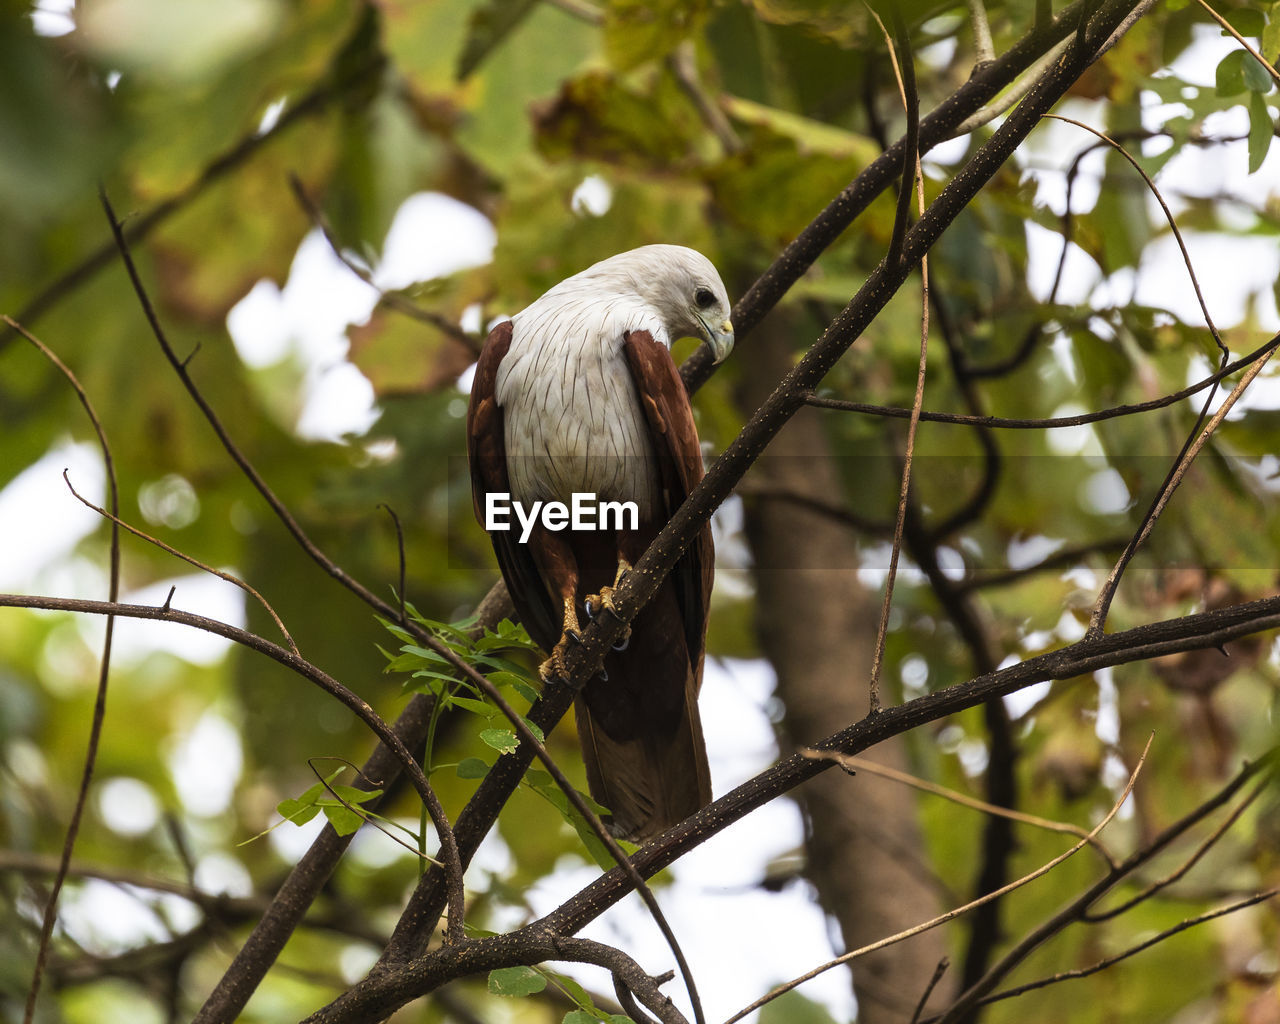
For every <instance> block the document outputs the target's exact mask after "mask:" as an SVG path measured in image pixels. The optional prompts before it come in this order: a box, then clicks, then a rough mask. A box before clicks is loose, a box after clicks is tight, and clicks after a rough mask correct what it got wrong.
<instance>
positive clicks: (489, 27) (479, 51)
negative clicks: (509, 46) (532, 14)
mask: <svg viewBox="0 0 1280 1024" xmlns="http://www.w3.org/2000/svg"><path fill="white" fill-rule="evenodd" d="M532 9H533V0H489V2H488V3H486V4H484V5H482V6H480V7H477V8H476V9H475V10H474V11H472V12H471V23H470V26H469V27H470V31H469V32H468V34H467V45H466V46H465V47H464V48H463V51H462V56H460V57H459V58H458V81H459V82H461V81H463V80H465V79H466V78H468V77H469V76H470V75H471V73H472V72H473V71H475V69H476V68H478V67H479V66H480V65H481V64H482V63H484V60H485V58H486V57H488V56H489V54H490V53H492V52H493V50H494V48H495V47H496V46H497V45H498V44H499V43H501V42H502V40H503V39H505V38H506V37H507V34H508V33H509V32H511V30H512V29H514V28H515V27H516V26H517V25H518V24H520V22H521V21H522V20H523V19H524V16H525V15H526V14H528V13H529V11H530V10H532Z"/></svg>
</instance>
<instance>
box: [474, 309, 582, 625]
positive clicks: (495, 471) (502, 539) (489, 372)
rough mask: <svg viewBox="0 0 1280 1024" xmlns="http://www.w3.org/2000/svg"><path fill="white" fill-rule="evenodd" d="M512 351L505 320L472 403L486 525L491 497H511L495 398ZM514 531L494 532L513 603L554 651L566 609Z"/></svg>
mask: <svg viewBox="0 0 1280 1024" xmlns="http://www.w3.org/2000/svg"><path fill="white" fill-rule="evenodd" d="M510 347H511V321H510V320H504V321H503V322H502V323H500V324H498V326H496V327H495V328H494V329H493V330H492V331H490V332H489V337H488V338H487V339H486V340H485V343H484V348H483V349H481V351H480V361H479V362H478V363H477V364H476V374H475V379H474V380H473V382H472V384H471V400H470V401H469V402H468V404H467V457H468V460H469V462H470V465H471V502H472V505H473V507H474V509H475V514H476V519H477V520H478V521H479V522H480V523H481V525H483V524H484V507H485V496H486V495H488V494H489V493H491V492H505V493H508V494H509V493H510V491H511V483H510V480H509V478H508V474H507V444H506V434H505V428H506V421H505V416H504V415H503V411H502V407H501V406H500V405H498V400H497V397H496V396H495V395H494V385H495V383H496V381H497V377H498V366H499V364H500V363H501V362H502V359H503V357H504V356H505V355H506V354H507V349H509V348H510ZM516 537H517V534H516V533H515V532H514V531H507V532H501V531H495V532H493V533H490V534H489V538H490V540H492V542H493V551H494V554H495V555H497V558H498V567H499V568H500V569H501V570H502V578H503V579H505V580H506V581H507V589H508V590H510V592H511V601H512V603H513V604H514V605H515V607H516V611H517V612H518V613H519V615H520V620H521V621H522V622H523V623H524V626H525V628H526V629H527V630H528V631H529V635H530V636H532V637H533V639H534V640H535V641H536V642H537V643H538V644H540V645H541V646H542V647H544V648H545V649H546V650H550V649H551V647H552V646H554V644H555V642H556V640H558V639H559V637H560V615H561V609H560V608H559V606H558V605H556V604H555V603H554V602H553V601H552V600H551V599H550V597H549V596H548V594H547V588H546V587H545V586H544V585H543V582H542V577H541V575H540V573H539V572H538V567H537V565H536V564H535V563H534V560H533V556H532V554H531V552H530V549H529V545H527V544H520V543H517V540H516Z"/></svg>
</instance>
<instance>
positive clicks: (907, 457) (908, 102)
mask: <svg viewBox="0 0 1280 1024" xmlns="http://www.w3.org/2000/svg"><path fill="white" fill-rule="evenodd" d="M871 16H872V17H873V18H875V20H876V24H878V25H879V26H880V31H881V32H882V33H884V37H885V45H886V47H887V49H888V52H889V61H890V63H891V64H892V66H893V74H894V78H895V79H897V82H898V95H899V98H900V99H901V100H902V106H903V109H904V110H905V111H906V114H907V134H906V138H907V147H906V149H905V150H904V152H905V153H906V158H905V159H904V161H903V164H904V167H903V179H902V191H901V192H900V193H899V202H898V214H897V218H896V219H895V221H894V226H893V238H892V239H891V240H890V242H889V254H888V256H886V257H885V259H886V260H887V261H888V262H890V263H896V262H897V261H899V260H900V259H901V258H902V243H903V239H904V238H905V237H906V222H907V219H908V213H907V211H908V210H909V209H910V203H911V196H912V193H915V194H916V203H917V206H918V209H919V213H920V215H921V216H923V215H924V175H923V173H922V172H921V169H920V153H919V150H918V145H919V139H920V120H919V104H920V98H919V96H918V95H917V94H916V78H915V64H914V62H913V60H912V57H911V51H910V44H909V40H908V38H907V29H906V25H905V24H904V23H903V21H902V12H901V11H899V10H898V8H897V7H894V8H892V21H893V35H892V36H890V34H889V31H888V29H886V28H885V26H884V22H882V21H881V20H880V16H879V15H878V14H876V13H875V11H874V10H872V12H871ZM899 50H901V52H902V60H901V61H899V53H898V51H899ZM904 197H905V202H904V201H903V199H904ZM920 296H921V308H920V360H919V363H918V365H917V368H916V390H915V398H914V399H913V401H912V403H911V421H910V424H909V426H908V427H907V440H906V445H905V450H904V452H903V457H902V485H901V488H900V490H899V493H898V513H897V518H896V519H895V521H894V527H893V546H892V548H891V549H890V553H889V573H888V575H887V576H886V578H885V582H884V602H883V604H882V605H881V608H880V625H879V628H878V629H877V630H876V644H875V653H874V654H873V656H872V659H871V680H870V684H869V687H868V690H869V692H868V700H869V703H870V713H871V714H875V713H876V712H878V711H879V710H880V670H881V666H882V665H883V663H884V649H885V643H886V640H887V638H888V635H889V613H890V611H891V610H892V608H893V586H894V583H895V582H896V580H897V576H898V559H899V557H900V555H901V553H902V529H903V524H904V522H905V521H906V517H907V496H908V494H909V493H910V490H911V463H912V459H913V458H914V455H915V447H916V430H917V428H918V427H919V426H920V409H921V407H922V406H923V405H924V379H925V368H926V365H927V362H928V356H929V257H928V256H927V255H923V254H922V255H921V257H920Z"/></svg>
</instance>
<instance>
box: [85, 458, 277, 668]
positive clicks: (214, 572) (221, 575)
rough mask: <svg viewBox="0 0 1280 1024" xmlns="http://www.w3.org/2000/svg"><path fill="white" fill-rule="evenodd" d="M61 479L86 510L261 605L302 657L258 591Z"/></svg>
mask: <svg viewBox="0 0 1280 1024" xmlns="http://www.w3.org/2000/svg"><path fill="white" fill-rule="evenodd" d="M62 479H63V480H65V481H66V484H67V488H68V490H70V491H71V493H72V494H73V495H75V498H76V500H77V501H79V502H80V503H81V504H82V505H84V506H86V507H87V508H91V509H93V511H95V512H97V513H98V515H100V516H102V517H103V518H104V519H109V520H111V522H113V523H114V524H115V525H116V526H119V527H121V528H123V529H125V530H128V531H129V532H130V533H131V534H133V535H134V536H135V537H138V538H141V539H142V540H145V541H146V542H147V543H148V544H154V545H155V546H156V547H158V548H159V549H160V550H161V551H163V552H165V553H166V554H170V555H173V556H174V558H181V559H182V560H183V561H184V562H186V563H187V564H188V565H193V566H195V567H196V568H197V569H200V570H201V571H203V572H207V573H208V574H209V575H210V576H216V577H218V579H220V580H226V581H227V582H228V583H230V584H232V585H233V586H236V587H239V588H240V589H241V590H243V591H244V592H245V593H246V594H248V595H249V596H250V597H252V598H253V599H254V600H255V601H257V602H258V604H260V605H262V607H263V608H264V609H265V610H266V613H267V614H268V615H270V616H271V621H272V622H274V623H275V624H276V628H277V629H278V630H280V632H281V634H282V635H283V636H284V640H285V643H287V644H288V645H289V650H291V651H293V653H294V654H296V655H298V656H299V657H301V656H302V652H301V651H299V650H298V645H297V644H296V643H294V642H293V637H292V636H290V635H289V631H288V630H287V629H285V625H284V623H283V622H282V621H281V620H280V616H279V615H277V614H276V610H275V609H274V608H272V607H271V604H270V603H269V602H268V601H267V599H266V598H265V597H263V596H262V595H261V594H260V593H258V591H256V590H255V589H254V588H253V587H251V586H250V585H249V584H248V583H246V582H245V581H244V580H242V579H240V577H238V576H233V575H232V574H231V573H229V572H223V571H222V570H221V569H215V568H214V567H213V566H211V565H206V564H205V563H204V562H202V561H200V560H199V559H198V558H193V557H192V556H191V555H188V554H185V553H184V552H181V551H179V550H178V549H177V548H175V547H171V546H170V545H168V544H166V543H165V542H164V541H162V540H160V539H159V538H158V537H153V536H151V534H149V533H144V532H143V531H142V530H139V529H138V528H137V527H136V526H130V525H129V524H128V523H126V522H125V521H124V520H123V519H121V518H120V517H119V516H113V515H112V514H111V513H110V512H108V511H107V510H106V509H104V508H100V507H98V506H97V505H95V504H94V503H93V502H91V501H90V500H89V499H88V498H86V497H85V496H84V495H82V494H81V493H80V492H79V491H77V490H76V488H75V485H74V484H73V483H72V482H71V477H70V476H68V471H67V470H65V469H64V470H63V471H62Z"/></svg>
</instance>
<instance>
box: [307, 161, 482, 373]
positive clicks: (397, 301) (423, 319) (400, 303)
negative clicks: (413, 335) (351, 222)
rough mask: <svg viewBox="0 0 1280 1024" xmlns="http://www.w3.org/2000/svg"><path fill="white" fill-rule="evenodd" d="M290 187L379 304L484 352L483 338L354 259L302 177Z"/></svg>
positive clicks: (475, 352) (341, 259)
mask: <svg viewBox="0 0 1280 1024" xmlns="http://www.w3.org/2000/svg"><path fill="white" fill-rule="evenodd" d="M289 187H290V188H291V189H292V190H293V195H294V198H296V199H297V200H298V205H299V206H301V207H302V209H303V211H304V212H305V213H306V215H307V216H308V217H309V218H310V220H311V223H312V224H314V225H315V226H316V227H317V228H319V230H320V233H321V234H322V235H324V240H325V241H326V242H328V243H329V248H330V250H332V252H333V254H334V256H336V257H337V258H338V262H340V263H341V264H342V265H343V266H344V267H346V268H347V269H348V270H350V271H351V273H353V274H355V275H356V277H358V278H360V280H361V281H363V282H364V283H365V284H367V285H368V286H369V287H370V288H372V289H373V290H374V291H376V292H377V293H378V304H379V305H381V306H386V307H387V308H388V309H393V310H395V311H396V312H397V313H401V314H403V315H404V316H407V317H409V318H411V319H413V320H417V321H418V322H419V323H424V324H427V325H429V326H431V327H434V328H436V330H438V331H440V332H442V333H443V334H444V335H445V336H446V337H448V338H450V339H452V340H453V341H455V342H457V343H458V344H459V345H461V346H463V347H464V348H465V349H466V350H467V351H468V352H470V353H471V354H472V357H473V358H474V357H475V356H478V355H479V354H480V345H481V339H479V338H477V337H475V336H474V335H472V334H468V333H467V332H466V331H464V330H463V329H462V328H461V327H459V326H458V325H457V324H456V323H454V322H453V321H452V320H450V319H449V318H448V317H447V316H441V315H440V314H439V313H437V312H435V310H431V309H424V308H423V307H422V306H419V305H418V304H417V303H416V302H414V301H412V300H411V299H408V298H406V297H405V296H403V295H401V294H399V293H398V292H389V291H385V290H384V289H382V288H380V287H379V286H378V284H377V283H376V282H375V281H374V279H373V275H372V274H371V273H369V270H368V268H367V267H364V266H362V265H361V264H359V263H357V262H356V261H355V260H353V259H352V258H351V256H350V255H349V254H348V253H347V250H346V249H344V248H343V247H342V243H341V242H340V241H339V240H338V237H337V236H336V235H335V234H334V233H333V228H332V226H331V225H330V224H329V219H328V218H327V217H326V216H325V215H324V211H323V210H321V209H320V207H319V206H317V205H316V203H315V201H314V200H313V199H312V198H311V197H310V196H309V195H307V191H306V189H305V188H304V187H303V184H302V181H301V179H300V178H299V177H298V176H297V175H296V174H290V175H289Z"/></svg>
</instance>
